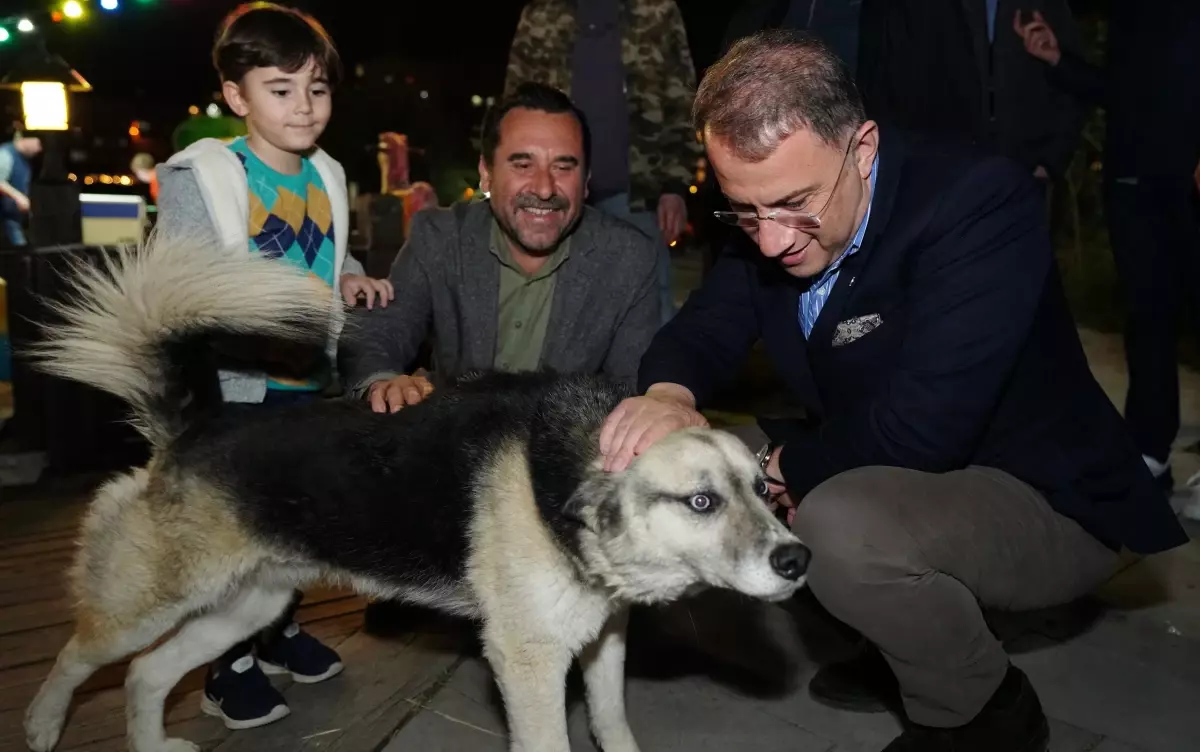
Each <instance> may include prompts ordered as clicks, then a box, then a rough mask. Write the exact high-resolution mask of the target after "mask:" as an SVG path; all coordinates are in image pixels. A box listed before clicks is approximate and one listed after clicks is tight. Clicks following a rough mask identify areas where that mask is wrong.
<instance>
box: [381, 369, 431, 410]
mask: <svg viewBox="0 0 1200 752" xmlns="http://www.w3.org/2000/svg"><path fill="white" fill-rule="evenodd" d="M432 393H433V383H432V382H431V381H430V380H429V379H427V378H425V376H423V375H421V374H420V372H418V373H415V374H413V375H412V376H397V377H396V378H394V379H385V380H384V381H376V382H375V383H374V384H372V385H371V386H370V388H369V389H368V390H367V399H368V400H369V401H370V403H371V409H372V410H374V411H375V412H377V413H394V412H396V411H397V410H401V409H403V408H405V407H408V406H409V405H415V404H417V403H418V402H420V401H421V400H423V399H425V398H426V397H428V396H429V395H430V394H432Z"/></svg>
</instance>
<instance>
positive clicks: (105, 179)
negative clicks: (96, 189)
mask: <svg viewBox="0 0 1200 752" xmlns="http://www.w3.org/2000/svg"><path fill="white" fill-rule="evenodd" d="M112 181H113V179H112V175H101V176H100V182H101V183H104V184H105V185H112Z"/></svg>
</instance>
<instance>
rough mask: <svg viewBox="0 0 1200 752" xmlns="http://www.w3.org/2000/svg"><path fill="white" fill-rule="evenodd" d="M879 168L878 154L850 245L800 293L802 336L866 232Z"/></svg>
mask: <svg viewBox="0 0 1200 752" xmlns="http://www.w3.org/2000/svg"><path fill="white" fill-rule="evenodd" d="M878 169H879V156H878V155H876V156H875V161H874V162H873V163H872V164H871V200H870V201H868V202H867V213H866V214H864V215H863V218H862V222H859V223H858V231H857V232H855V233H854V239H853V240H851V241H850V245H849V246H848V247H847V248H846V250H845V251H843V252H842V255H840V256H838V257H837V258H836V259H834V260H833V263H832V264H830V265H829V266H828V267H827V268H826V269H825V271H823V272H821V274H820V276H818V277H817V278H816V279H815V280H813V283H812V285H811V286H810V287H809V288H808V289H807V290H805V291H804V292H802V293H800V312H799V316H798V318H799V319H800V328H801V329H803V330H804V338H805V339H808V338H809V337H810V336H811V335H812V330H813V326H814V325H815V324H816V323H817V317H818V316H820V315H821V309H822V308H824V307H825V301H826V300H828V299H829V293H831V292H833V287H834V285H836V284H837V279H838V272H839V271H840V270H841V268H842V262H844V261H845V260H846V259H848V258H850V257H851V256H853V255H854V254H855V253H857V252H858V249H859V247H860V246H861V245H862V241H863V236H864V235H866V234H867V222H869V221H870V220H871V204H873V203H875V173H876V172H877V171H878Z"/></svg>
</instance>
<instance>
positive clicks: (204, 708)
mask: <svg viewBox="0 0 1200 752" xmlns="http://www.w3.org/2000/svg"><path fill="white" fill-rule="evenodd" d="M200 712H202V713H204V714H205V715H210V716H212V717H213V718H220V719H221V721H222V722H223V723H224V724H225V728H227V729H229V730H230V731H245V730H246V729H252V728H258V727H259V726H266V725H267V724H270V723H274V722H275V721H278V720H279V719H281V718H287V717H288V716H289V715H291V712H292V709H291V708H289V707H288V706H287V705H276V706H275V707H273V708H271V712H270V713H267V714H266V715H264V716H262V717H261V718H251V719H249V720H246V721H239V720H236V719H233V718H230V717H229V716H227V715H225V711H223V710H221V706H220V705H218V704H217V703H215V702H213V701H212V700H211V699H209V697H208V695H204V696H203V697H202V698H201V699H200Z"/></svg>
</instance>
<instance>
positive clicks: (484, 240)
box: [338, 201, 660, 395]
mask: <svg viewBox="0 0 1200 752" xmlns="http://www.w3.org/2000/svg"><path fill="white" fill-rule="evenodd" d="M491 231H492V213H491V207H490V206H489V205H488V203H487V202H485V201H481V202H477V203H464V204H457V205H455V206H453V207H451V208H448V209H433V210H427V211H422V212H419V213H418V214H416V215H415V216H414V217H413V221H412V226H411V230H410V232H409V238H408V241H407V242H406V243H405V244H404V247H403V248H402V249H401V250H400V253H399V254H398V255H397V257H396V260H395V262H394V263H393V264H392V270H391V273H390V275H389V277H390V279H391V281H392V284H393V285H394V286H395V288H396V299H395V300H393V301H392V302H391V303H390V304H389V305H388V307H387V308H378V307H377V308H375V309H374V310H371V311H368V310H366V309H364V308H359V309H356V310H355V311H354V312H353V313H352V314H351V315H350V316H349V320H348V321H347V325H346V327H345V329H344V330H343V332H342V337H341V340H340V342H339V345H338V349H339V352H340V354H341V361H342V362H341V370H342V375H343V378H344V381H343V383H345V384H346V385H347V387H348V388H349V389H350V390H351V392H352V393H353V394H355V395H362V394H363V392H365V390H366V388H367V387H368V386H370V385H371V384H372V383H374V382H375V381H378V380H380V379H386V378H391V377H394V376H396V375H398V374H401V373H406V372H408V370H409V369H410V368H411V367H412V364H413V360H414V359H415V358H416V356H417V350H418V348H419V347H420V346H421V343H422V342H424V341H425V339H426V337H427V336H429V335H430V334H432V336H433V346H434V368H435V370H436V371H437V372H438V374H439V376H446V377H452V376H454V375H457V374H461V373H463V372H465V371H470V370H472V369H491V368H492V367H493V359H494V357H495V352H496V322H497V318H498V311H497V308H498V306H499V296H500V267H499V261H498V260H497V259H496V257H495V256H494V255H493V254H492V253H491V251H490V250H489V241H490V239H491ZM657 252H658V249H657V247H656V246H655V243H654V241H652V240H650V238H648V237H646V236H645V235H644V234H642V233H641V232H640V231H639V230H638V229H637V228H635V227H634V226H633V225H630V224H628V223H626V222H623V221H621V220H619V219H615V218H613V217H610V216H608V215H606V214H603V213H601V212H599V211H596V210H594V209H592V208H590V207H585V208H584V210H583V216H582V218H581V220H580V222H579V224H578V225H577V227H576V228H575V231H574V233H573V234H572V235H571V255H570V256H569V257H568V258H567V260H566V261H565V262H564V263H563V265H562V266H561V267H560V268H559V270H558V271H557V272H555V273H556V274H557V275H558V276H557V279H556V280H555V284H554V299H553V302H552V303H551V308H550V323H549V326H548V328H547V330H546V339H545V344H544V345H543V347H542V359H541V364H540V366H541V368H543V369H551V370H555V371H560V372H571V373H574V372H584V373H601V374H605V375H608V376H611V377H613V378H616V379H619V380H621V381H624V382H627V383H629V384H630V385H633V384H635V382H636V380H637V369H638V362H639V361H640V360H641V357H642V353H644V352H645V350H646V348H647V347H648V346H649V344H650V340H651V339H652V338H653V337H654V334H655V332H656V331H657V330H658V327H659V323H660V321H659V308H658V298H657V293H656V274H655V254H656V253H657Z"/></svg>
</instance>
